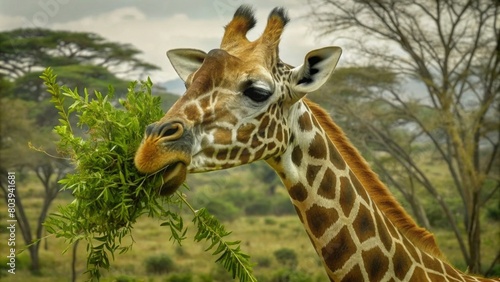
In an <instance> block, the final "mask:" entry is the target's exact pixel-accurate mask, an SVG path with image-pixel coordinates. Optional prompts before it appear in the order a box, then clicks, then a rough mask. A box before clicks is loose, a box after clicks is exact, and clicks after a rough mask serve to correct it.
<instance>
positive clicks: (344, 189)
mask: <svg viewBox="0 0 500 282" xmlns="http://www.w3.org/2000/svg"><path fill="white" fill-rule="evenodd" d="M354 200H355V195H354V189H353V188H352V186H351V182H350V181H349V178H347V177H345V176H342V177H340V200H339V201H340V206H341V207H342V211H343V212H344V215H345V216H346V217H348V216H349V214H350V213H351V210H352V207H353V205H354Z"/></svg>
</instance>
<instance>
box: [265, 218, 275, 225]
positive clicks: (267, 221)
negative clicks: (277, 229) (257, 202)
mask: <svg viewBox="0 0 500 282" xmlns="http://www.w3.org/2000/svg"><path fill="white" fill-rule="evenodd" d="M264 224H265V225H275V224H276V219H274V218H271V217H266V218H264Z"/></svg>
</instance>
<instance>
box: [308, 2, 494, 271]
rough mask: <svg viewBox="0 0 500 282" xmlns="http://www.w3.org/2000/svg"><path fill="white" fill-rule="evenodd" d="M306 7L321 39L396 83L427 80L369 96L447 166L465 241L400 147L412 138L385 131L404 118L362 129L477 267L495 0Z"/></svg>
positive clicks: (485, 189)
mask: <svg viewBox="0 0 500 282" xmlns="http://www.w3.org/2000/svg"><path fill="white" fill-rule="evenodd" d="M309 3H310V5H311V8H312V9H311V13H310V16H311V19H313V21H314V25H315V28H316V30H319V31H320V36H336V37H337V38H341V39H343V40H345V41H344V42H345V43H346V46H345V47H346V48H345V49H346V50H348V53H350V55H351V57H354V56H355V57H356V60H357V61H358V62H359V61H362V60H363V59H364V62H367V63H370V64H372V65H374V66H377V67H380V68H384V69H387V70H389V71H391V72H393V73H395V74H398V76H399V79H407V80H417V81H419V82H420V83H421V84H422V85H423V88H424V90H422V91H420V92H419V93H416V94H413V95H408V94H406V95H405V94H404V93H403V92H401V91H399V90H396V89H387V90H386V91H383V92H382V93H379V95H377V96H376V97H374V98H375V99H378V101H382V102H383V103H384V105H386V106H387V107H386V109H387V110H394V111H397V112H398V113H399V114H400V118H403V123H404V124H405V125H406V128H407V129H408V128H411V129H412V130H414V131H416V132H418V134H417V135H418V136H419V138H426V139H427V140H428V141H429V144H431V145H432V146H433V149H434V150H435V152H437V154H439V155H440V157H441V158H442V160H443V161H444V162H445V164H446V167H447V169H448V171H449V175H450V177H451V179H452V186H454V187H453V188H454V191H456V193H457V194H458V195H459V196H460V199H461V205H462V212H463V225H464V226H465V232H466V236H465V238H464V237H463V236H462V233H461V232H460V231H459V229H460V227H459V225H460V224H459V223H458V222H456V220H455V219H454V217H453V215H452V214H451V213H452V212H451V211H450V210H449V208H448V205H447V204H446V201H445V199H443V197H442V195H441V194H440V193H439V192H438V189H436V187H435V183H433V182H432V180H431V179H432V177H429V175H428V174H427V173H426V172H425V170H423V169H422V168H421V167H420V166H419V164H418V162H417V161H416V160H415V159H414V158H413V155H411V154H407V153H406V152H407V150H404V148H406V147H407V145H408V142H409V141H408V140H404V142H406V143H398V142H396V141H395V140H394V138H392V137H391V135H390V134H389V133H390V132H391V129H393V128H394V123H397V122H401V120H400V119H395V120H393V122H394V123H392V124H391V125H388V124H379V126H376V125H377V124H376V123H371V124H370V125H369V127H368V128H370V130H371V131H370V132H371V133H372V135H373V138H374V139H376V140H379V142H378V143H379V145H380V146H381V147H383V148H384V150H385V151H387V152H389V153H390V154H391V155H392V156H393V157H394V158H395V159H396V160H397V161H398V162H399V163H400V164H402V165H403V167H405V168H406V170H407V172H408V173H409V174H411V175H412V177H413V178H414V179H415V180H416V181H418V182H419V183H420V184H421V185H422V186H423V187H425V188H426V189H427V191H428V192H429V193H430V194H431V195H432V196H433V197H434V199H435V201H436V202H437V203H438V204H439V205H440V207H441V208H442V210H443V212H444V214H445V215H446V216H447V219H448V220H449V222H450V226H451V227H452V229H453V231H454V233H455V237H456V239H457V241H458V243H459V246H460V249H461V251H462V254H463V257H464V259H465V261H466V262H467V265H468V269H469V271H470V272H473V273H479V272H481V254H480V245H481V232H480V230H481V217H480V211H481V208H482V207H484V205H485V203H486V201H488V199H489V198H491V197H492V196H493V195H495V194H498V191H499V187H500V184H499V179H498V175H497V174H496V172H495V169H494V167H495V160H496V158H497V157H498V149H499V140H500V130H499V123H498V111H499V96H500V95H499V93H500V27H499V26H498V20H499V12H500V8H499V5H498V2H497V1H489V0H479V1H478V0H459V1H442V0H441V1H439V0H438V1H429V0H420V1H413V0H412V1H410V0H397V1H396V0H358V1H355V2H353V1H348V0H310V1H309ZM347 47H348V48H347ZM367 110H368V112H369V109H367ZM356 113H357V114H358V116H360V115H359V113H366V111H365V112H363V111H362V110H360V109H358V110H357V111H356ZM379 114H380V112H379ZM373 117H374V116H372V118H373ZM366 118H367V116H363V117H361V118H360V119H364V120H365V121H366ZM366 124H368V123H366ZM381 129H383V130H381ZM417 135H416V136H417Z"/></svg>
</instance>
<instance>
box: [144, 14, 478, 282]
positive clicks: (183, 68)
mask: <svg viewBox="0 0 500 282" xmlns="http://www.w3.org/2000/svg"><path fill="white" fill-rule="evenodd" d="M288 21H289V19H288V16H287V13H286V11H285V10H284V9H283V8H275V9H274V10H272V11H271V13H270V14H269V17H268V19H267V25H266V27H265V29H264V32H263V33H262V35H261V36H260V37H259V38H257V39H256V40H254V41H250V40H248V39H247V37H246V33H247V32H248V30H250V29H251V28H253V27H254V26H255V23H256V20H255V18H254V13H253V10H252V9H251V8H250V7H249V6H241V7H240V8H238V9H237V10H236V12H235V14H234V16H233V19H232V20H231V21H230V23H229V24H228V25H227V26H226V27H225V32H224V36H223V38H222V41H221V45H220V47H219V48H217V49H213V50H211V51H209V52H208V53H205V52H203V51H200V50H195V49H175V50H171V51H168V52H167V56H168V58H169V59H170V61H171V63H172V65H173V67H174V69H175V70H176V72H177V73H178V74H179V76H180V78H181V79H182V80H183V81H184V82H185V85H186V92H185V93H184V95H183V96H181V97H180V98H179V100H178V101H177V102H176V103H175V104H174V105H173V106H172V107H171V108H170V110H169V111H168V112H167V113H166V114H165V116H164V117H163V118H162V119H160V120H159V121H157V122H155V123H153V124H151V125H149V126H148V127H147V129H146V133H145V136H144V139H143V141H142V143H141V145H140V146H139V148H138V150H137V152H136V156H135V160H134V161H135V164H136V167H137V169H138V170H139V171H141V172H143V173H155V172H160V173H162V174H163V179H164V184H163V186H162V187H161V188H160V194H161V195H169V194H171V193H173V192H174V191H175V190H176V189H177V188H178V187H179V186H180V185H181V184H182V183H183V182H184V180H185V179H186V175H187V174H188V173H197V172H205V171H211V170H219V169H225V168H229V167H234V166H239V165H243V164H247V163H250V162H254V161H258V160H265V161H266V162H267V163H268V164H269V165H270V166H271V167H272V168H273V169H274V170H275V171H276V172H277V173H278V175H279V176H280V178H281V179H282V181H283V183H284V185H285V186H286V188H287V190H288V193H289V195H290V198H291V201H292V203H293V205H294V207H295V209H296V211H297V214H298V216H299V218H300V220H301V222H302V223H303V225H304V228H305V230H306V232H307V234H308V235H309V238H310V239H311V242H312V244H313V246H314V248H315V250H316V252H317V253H318V255H319V257H320V258H321V259H322V261H323V264H324V266H325V270H326V272H327V274H328V276H329V278H330V280H332V281H482V280H480V279H479V278H476V277H473V276H470V275H466V274H464V273H462V272H460V271H457V270H455V269H454V268H453V267H451V266H450V265H449V264H448V263H447V262H446V261H445V259H444V258H443V256H442V255H441V253H440V251H439V248H438V247H437V245H436V243H435V241H434V237H433V236H432V234H430V233H429V232H428V231H426V230H424V229H422V228H420V227H418V226H417V225H416V224H415V222H414V221H413V220H412V219H411V218H410V217H409V216H408V215H407V213H406V212H405V211H404V210H403V209H402V208H401V206H400V205H399V204H398V203H397V202H396V200H395V199H394V198H393V197H392V195H391V194H390V193H389V192H388V189H387V188H386V187H385V186H384V185H383V184H382V183H381V182H380V180H379V179H378V177H377V175H376V174H375V173H374V172H373V171H372V170H371V169H370V167H369V166H368V164H367V163H366V162H365V160H364V159H363V158H362V157H361V155H360V154H359V153H358V151H357V150H356V149H355V148H354V147H353V146H352V144H351V143H350V142H349V141H348V140H347V138H346V137H345V135H344V133H343V132H342V130H341V129H340V128H339V127H338V126H337V125H336V124H335V123H334V122H333V121H332V120H331V118H330V117H329V115H328V114H327V113H326V112H325V111H324V110H322V109H321V108H320V107H319V106H318V105H316V104H314V103H312V102H310V101H308V100H307V99H306V98H305V97H304V96H305V95H306V93H308V92H311V91H314V90H316V89H318V88H319V87H321V86H322V85H323V84H324V82H325V81H326V80H327V79H328V77H329V76H330V75H331V74H332V72H333V70H334V69H335V66H336V65H337V62H338V60H339V58H340V55H341V49H340V48H339V47H325V48H321V49H317V50H313V51H311V52H309V53H308V54H306V55H305V58H304V63H303V64H302V65H300V66H298V67H292V66H290V65H288V64H286V63H284V62H282V61H281V60H280V58H279V52H278V45H279V41H280V37H281V34H282V32H283V29H284V27H285V25H286V24H287V23H288Z"/></svg>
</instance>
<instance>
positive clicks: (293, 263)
mask: <svg viewBox="0 0 500 282" xmlns="http://www.w3.org/2000/svg"><path fill="white" fill-rule="evenodd" d="M274 257H275V258H276V260H277V261H278V263H280V264H281V265H283V266H287V267H288V268H290V269H295V268H296V267H297V265H298V263H299V261H298V259H297V254H296V253H295V251H294V250H292V249H288V248H282V249H279V250H276V251H275V252H274Z"/></svg>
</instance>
